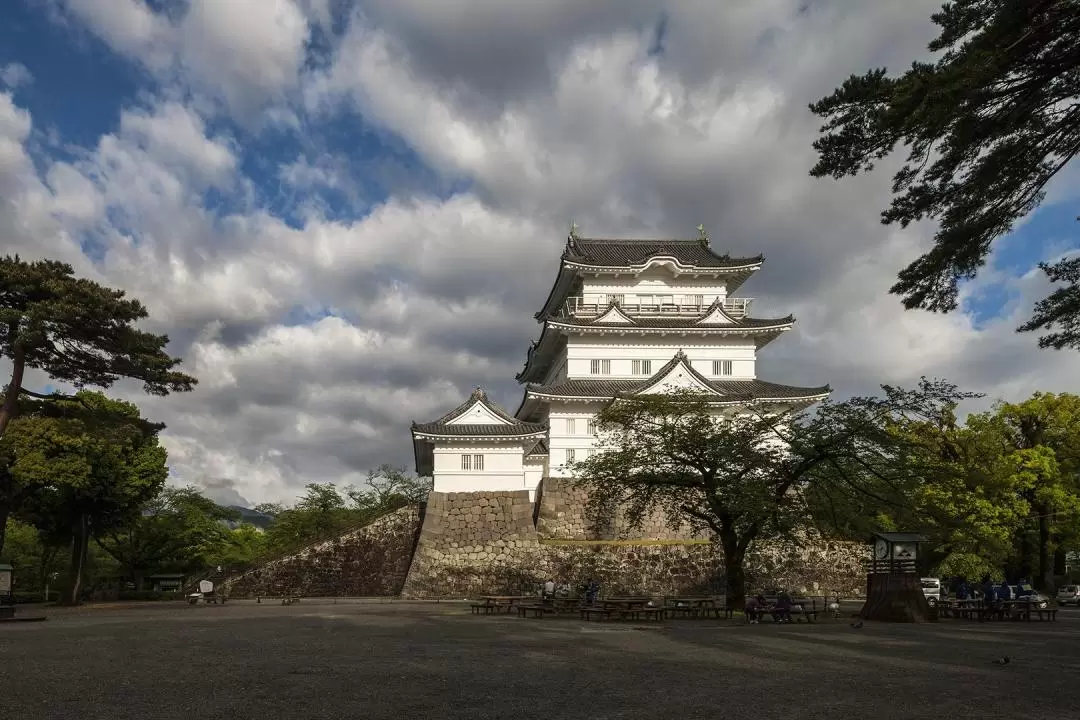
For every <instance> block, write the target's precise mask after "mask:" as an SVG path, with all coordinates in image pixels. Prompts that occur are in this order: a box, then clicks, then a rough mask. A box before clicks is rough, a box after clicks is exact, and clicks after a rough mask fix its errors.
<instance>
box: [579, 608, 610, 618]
mask: <svg viewBox="0 0 1080 720" xmlns="http://www.w3.org/2000/svg"><path fill="white" fill-rule="evenodd" d="M580 612H581V619H582V620H592V619H593V617H594V616H595V617H598V618H601V619H603V620H607V619H608V618H610V617H611V610H609V609H607V608H602V607H583V608H581V611H580Z"/></svg>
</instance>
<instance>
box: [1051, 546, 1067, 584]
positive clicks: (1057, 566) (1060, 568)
mask: <svg viewBox="0 0 1080 720" xmlns="http://www.w3.org/2000/svg"><path fill="white" fill-rule="evenodd" d="M1068 561H1069V558H1068V555H1067V554H1066V553H1065V548H1063V547H1061V545H1060V544H1059V545H1058V547H1057V548H1055V549H1054V577H1064V576H1065V573H1066V572H1067V570H1066V568H1067V567H1068Z"/></svg>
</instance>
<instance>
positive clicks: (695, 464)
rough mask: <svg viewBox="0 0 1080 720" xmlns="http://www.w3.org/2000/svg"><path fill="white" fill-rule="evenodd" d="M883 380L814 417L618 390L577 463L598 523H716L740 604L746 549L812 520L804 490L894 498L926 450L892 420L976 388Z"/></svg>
mask: <svg viewBox="0 0 1080 720" xmlns="http://www.w3.org/2000/svg"><path fill="white" fill-rule="evenodd" d="M883 389H884V391H885V394H884V397H881V398H853V399H851V400H848V401H846V402H843V403H829V402H826V403H823V404H822V405H821V406H820V407H819V408H818V409H817V412H816V413H814V414H812V415H808V414H803V413H797V412H793V411H790V410H784V409H781V408H776V407H768V406H750V407H744V408H740V409H738V410H733V409H730V408H729V409H728V410H727V412H718V408H717V407H715V406H714V404H713V403H712V402H710V398H709V397H707V396H701V395H696V394H694V393H690V392H678V393H673V394H662V395H639V396H634V397H628V398H620V399H617V400H615V401H613V402H612V403H610V404H609V405H608V406H607V407H605V409H604V410H603V411H602V412H601V413H600V415H599V416H598V426H599V432H600V444H601V447H602V448H603V451H602V452H599V453H597V454H595V455H593V456H592V457H590V458H588V459H586V460H584V461H582V462H579V463H576V464H574V466H573V471H574V475H575V477H576V478H577V480H576V482H577V483H578V484H579V485H580V486H582V487H584V488H585V489H587V491H588V493H589V501H588V513H589V515H590V517H591V518H592V521H593V522H594V523H596V524H599V523H602V522H604V520H605V519H606V518H607V517H610V515H611V513H612V511H613V508H614V507H616V506H621V507H623V508H624V509H625V512H626V515H627V518H628V520H629V521H630V523H631V524H637V523H640V522H641V520H642V519H643V518H644V517H646V515H647V514H648V513H650V512H651V511H652V510H654V509H657V508H660V509H662V510H664V511H665V512H666V513H667V515H668V517H670V518H673V519H674V518H677V519H680V520H684V521H687V522H689V523H691V524H692V525H694V526H696V527H698V528H702V529H707V530H709V531H711V533H712V534H713V535H714V536H715V537H716V538H717V540H718V541H719V544H720V546H721V548H722V549H723V561H724V570H725V575H726V578H727V588H728V591H727V592H728V603H729V607H741V606H742V604H743V602H744V600H745V584H746V576H745V570H744V562H745V559H746V556H747V553H748V552H749V551H750V549H751V547H752V545H753V544H754V543H755V542H757V541H758V540H759V538H763V537H764V538H776V537H782V536H784V535H791V534H792V533H795V532H796V531H799V530H800V529H805V528H806V527H807V525H808V523H809V520H810V518H811V513H810V509H809V507H808V503H807V495H808V493H810V492H811V491H813V492H817V493H820V494H823V495H831V494H837V495H847V494H857V495H866V496H870V497H873V498H875V500H876V501H878V502H882V503H889V502H896V500H893V499H892V498H891V497H890V493H893V494H895V493H896V492H897V490H896V488H898V487H899V485H900V483H901V482H902V481H904V480H905V479H906V477H907V476H908V475H920V474H925V472H926V468H925V467H924V466H923V465H922V464H919V465H918V466H917V467H913V466H912V465H913V462H912V459H915V460H918V461H919V463H922V462H923V457H922V456H918V455H916V454H914V453H911V452H910V451H909V450H908V449H907V448H906V443H905V442H904V438H903V436H902V435H899V434H897V433H894V432H891V431H890V429H889V427H888V424H889V421H890V420H892V419H894V418H897V417H915V418H921V419H925V418H929V417H935V416H938V415H940V413H941V412H942V408H944V407H949V406H952V405H953V404H955V403H956V402H958V401H959V400H961V399H964V398H966V397H970V395H969V394H966V393H960V392H958V391H957V390H956V388H955V387H953V386H950V385H947V384H945V383H930V382H925V381H924V382H923V384H922V386H920V388H919V389H918V390H913V391H906V390H901V389H896V388H889V387H885V388H883Z"/></svg>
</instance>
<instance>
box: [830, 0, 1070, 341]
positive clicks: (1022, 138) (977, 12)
mask: <svg viewBox="0 0 1080 720" xmlns="http://www.w3.org/2000/svg"><path fill="white" fill-rule="evenodd" d="M932 19H933V22H934V23H935V24H937V25H938V26H939V27H940V28H941V31H940V34H939V36H938V37H937V39H935V40H934V41H933V42H931V43H930V45H929V49H930V51H931V52H933V53H938V54H939V57H938V58H937V60H936V61H935V62H932V63H931V62H915V63H913V64H912V66H911V68H910V69H909V70H908V71H907V72H905V73H904V74H902V75H900V76H896V77H891V76H889V75H888V74H887V70H885V69H872V70H869V71H868V72H866V73H865V74H863V75H852V76H851V77H850V78H849V79H848V80H846V81H845V82H844V83H843V84H842V85H841V86H840V87H839V88H838V89H837V90H836V91H834V92H833V93H832V94H831V95H829V96H828V97H825V98H823V99H821V100H819V101H817V102H815V103H813V104H811V105H810V109H811V111H812V112H814V113H815V114H817V115H818V116H820V117H822V118H825V119H826V123H825V124H824V125H823V126H822V128H821V132H822V136H821V137H819V138H818V139H817V140H816V141H815V142H814V148H815V149H816V150H817V151H818V153H819V159H818V162H817V164H816V165H815V166H814V167H813V169H812V170H811V175H813V176H815V177H824V176H832V177H834V178H841V177H844V176H847V175H857V174H859V173H861V172H869V171H871V170H872V169H873V168H874V165H875V163H876V162H877V161H879V160H882V159H884V158H886V157H887V156H889V155H890V154H891V153H892V152H893V150H894V149H895V148H896V146H897V145H898V144H903V145H905V146H906V147H907V148H908V157H907V162H906V163H905V164H904V165H903V167H902V168H901V169H900V170H899V171H898V172H897V173H896V175H895V176H894V178H893V193H894V198H893V201H892V204H891V206H890V207H889V208H888V209H887V210H885V211H884V212H883V214H882V221H883V222H885V223H886V224H889V223H899V224H900V225H901V226H902V227H907V225H908V224H910V223H912V222H915V221H918V220H922V219H924V218H930V219H934V220H937V221H938V230H937V233H936V235H935V238H934V240H935V242H934V246H933V248H932V249H931V250H930V251H929V252H927V253H926V254H924V255H922V256H921V257H919V258H918V259H917V260H915V261H914V262H913V263H912V264H911V265H909V266H908V267H907V268H905V269H903V270H902V271H901V272H900V274H899V279H898V282H897V283H896V284H895V285H893V287H892V288H891V292H893V293H896V294H898V295H901V296H903V302H904V305H905V307H907V308H909V309H911V308H925V309H929V310H934V311H941V312H948V311H951V310H954V309H955V308H956V306H957V301H958V284H959V282H960V281H962V280H967V279H970V278H973V277H974V276H975V275H976V274H977V273H978V271H979V269H980V268H981V267H982V266H983V264H984V263H985V262H986V258H987V255H988V254H989V252H990V248H991V244H992V243H993V241H994V240H995V239H997V238H999V237H1001V236H1002V235H1005V234H1006V233H1008V232H1010V231H1011V230H1012V228H1013V227H1014V225H1015V223H1016V222H1017V221H1018V220H1019V219H1021V218H1022V217H1024V216H1025V215H1027V214H1028V213H1030V212H1031V211H1032V210H1034V209H1035V208H1036V207H1038V206H1039V204H1040V203H1041V202H1042V201H1043V199H1044V197H1045V191H1046V187H1047V185H1048V183H1049V182H1050V181H1051V180H1052V179H1053V178H1054V177H1055V176H1056V175H1057V174H1058V173H1059V172H1060V171H1061V169H1062V168H1064V167H1065V166H1066V164H1068V163H1069V162H1070V161H1071V160H1072V159H1073V158H1074V157H1075V156H1076V154H1077V152H1078V151H1080V12H1078V9H1077V3H1076V0H990V1H988V0H955V1H954V2H947V3H945V4H944V5H943V6H942V9H941V10H940V11H939V12H938V13H936V14H935V15H933V18H932ZM1040 267H1041V268H1042V269H1043V270H1044V271H1045V273H1046V275H1047V276H1048V278H1049V279H1050V280H1051V281H1052V282H1057V283H1064V287H1060V288H1058V289H1056V290H1055V291H1054V292H1053V294H1051V295H1050V296H1049V297H1047V298H1046V299H1044V300H1042V301H1041V302H1039V303H1038V305H1037V306H1036V308H1035V313H1034V315H1033V317H1032V318H1031V320H1030V321H1029V322H1027V323H1026V324H1024V325H1022V326H1021V327H1020V328H1019V329H1020V330H1021V331H1036V330H1052V331H1053V332H1049V333H1048V334H1046V335H1044V336H1043V337H1042V338H1041V339H1040V341H1039V344H1040V346H1042V347H1050V348H1057V349H1061V348H1065V347H1072V348H1077V349H1080V283H1078V280H1080V258H1072V259H1069V258H1063V259H1061V260H1060V261H1057V262H1055V263H1042V264H1041V265H1040Z"/></svg>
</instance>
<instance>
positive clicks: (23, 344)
mask: <svg viewBox="0 0 1080 720" xmlns="http://www.w3.org/2000/svg"><path fill="white" fill-rule="evenodd" d="M146 316H147V311H146V308H145V307H143V305H142V303H140V302H139V301H138V300H135V299H132V298H127V297H126V296H125V293H124V292H123V291H122V290H114V289H112V288H107V287H104V286H102V285H99V284H98V283H95V282H92V281H90V280H87V279H84V278H77V277H75V275H74V270H73V269H72V267H71V266H70V265H68V264H66V263H61V262H56V261H53V260H39V261H35V262H26V261H24V260H22V259H20V258H19V256H17V255H16V256H3V257H0V355H3V356H5V357H7V358H9V359H10V360H11V363H12V371H11V378H10V381H9V382H8V384H7V388H6V392H5V393H4V401H3V403H2V405H0V437H3V435H4V432H5V431H6V430H7V427H8V423H9V422H10V421H11V419H12V418H13V417H15V416H16V414H17V413H18V409H19V400H20V398H21V397H24V396H29V397H36V398H41V399H45V398H47V397H51V396H46V395H42V394H39V393H36V392H34V391H32V390H29V389H27V388H25V387H23V379H24V376H25V372H26V369H27V368H35V369H38V370H41V371H43V372H45V373H46V374H47V375H48V376H49V377H50V378H52V379H53V380H56V381H58V382H62V383H69V384H71V385H74V386H75V387H76V388H83V387H85V386H96V387H100V388H108V387H111V386H112V384H113V383H114V382H116V381H117V380H119V379H120V378H132V379H136V380H141V381H142V383H143V389H144V390H145V391H146V392H148V393H150V394H153V395H167V394H168V393H169V392H179V391H187V390H191V389H192V388H193V387H194V386H195V383H196V380H195V378H193V377H191V376H189V375H185V374H184V373H182V372H179V371H178V370H176V369H175V368H176V366H177V365H179V364H180V360H179V359H178V358H174V357H171V356H170V355H169V354H168V353H166V352H165V346H166V345H167V344H168V342H169V338H168V336H166V335H154V334H153V333H148V332H144V331H142V330H139V329H137V328H136V327H135V325H134V323H136V322H137V321H139V320H142V319H143V318H145V317H146Z"/></svg>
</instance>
